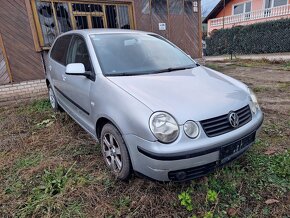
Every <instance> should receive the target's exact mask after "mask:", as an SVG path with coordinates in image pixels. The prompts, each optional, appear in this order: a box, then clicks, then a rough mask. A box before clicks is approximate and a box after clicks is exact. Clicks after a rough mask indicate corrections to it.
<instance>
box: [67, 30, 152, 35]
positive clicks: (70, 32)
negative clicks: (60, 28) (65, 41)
mask: <svg viewBox="0 0 290 218" xmlns="http://www.w3.org/2000/svg"><path fill="white" fill-rule="evenodd" d="M74 33H75V34H76V33H77V34H81V35H84V36H86V35H91V34H118V33H139V34H153V33H149V32H144V31H138V30H127V29H83V30H71V31H68V32H66V33H64V34H62V35H67V34H74Z"/></svg>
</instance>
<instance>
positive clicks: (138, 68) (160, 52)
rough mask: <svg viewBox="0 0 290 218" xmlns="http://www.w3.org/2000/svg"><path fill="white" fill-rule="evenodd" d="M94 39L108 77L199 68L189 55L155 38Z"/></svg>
mask: <svg viewBox="0 0 290 218" xmlns="http://www.w3.org/2000/svg"><path fill="white" fill-rule="evenodd" d="M91 40H92V44H93V46H94V49H95V52H96V54H97V57H98V59H99V62H100V65H101V68H102V70H103V73H104V75H111V76H114V75H120V74H122V75H124V76H125V75H130V74H131V75H132V74H152V73H154V72H157V71H160V70H164V69H168V68H171V69H173V68H181V67H189V66H191V67H195V66H196V65H195V62H194V61H192V59H190V58H189V57H188V56H187V55H186V54H185V53H183V52H182V51H181V50H179V49H178V48H176V47H175V46H173V45H172V44H170V43H168V42H167V41H165V40H163V39H160V38H159V37H158V36H155V35H141V34H99V35H98V34H95V35H91Z"/></svg>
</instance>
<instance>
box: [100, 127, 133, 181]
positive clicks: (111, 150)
mask: <svg viewBox="0 0 290 218" xmlns="http://www.w3.org/2000/svg"><path fill="white" fill-rule="evenodd" d="M100 142H101V149H102V154H103V157H104V161H105V163H106V165H107V167H109V169H110V170H111V172H112V173H113V174H114V176H115V177H116V178H117V179H120V180H128V179H129V178H130V175H131V161H130V156H129V153H128V150H127V146H126V144H125V142H124V140H123V138H122V135H121V134H120V132H119V131H118V129H117V128H116V127H115V126H114V125H112V124H111V123H107V124H105V125H104V127H103V128H102V131H101V140H100Z"/></svg>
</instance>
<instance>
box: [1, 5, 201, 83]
mask: <svg viewBox="0 0 290 218" xmlns="http://www.w3.org/2000/svg"><path fill="white" fill-rule="evenodd" d="M86 28H123V29H138V30H143V31H152V32H155V33H158V34H160V35H162V36H164V37H166V38H168V39H169V40H171V41H172V42H174V43H175V44H177V45H178V46H179V47H180V48H182V49H183V50H184V51H185V52H187V53H188V54H190V55H191V56H192V57H193V58H198V57H201V53H202V49H201V15H200V0H134V1H133V0H106V1H105V0H75V1H74V0H1V3H0V84H6V83H11V82H13V83H18V82H22V81H28V80H39V79H43V78H44V64H43V57H44V56H45V54H46V53H47V51H48V49H49V48H50V46H51V44H52V42H53V41H54V39H55V37H56V36H57V35H59V34H61V33H63V32H66V31H69V30H72V29H86Z"/></svg>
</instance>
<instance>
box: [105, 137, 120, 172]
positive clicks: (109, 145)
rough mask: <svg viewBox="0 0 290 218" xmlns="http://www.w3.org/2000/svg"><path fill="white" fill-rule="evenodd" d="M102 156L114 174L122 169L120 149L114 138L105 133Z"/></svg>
mask: <svg viewBox="0 0 290 218" xmlns="http://www.w3.org/2000/svg"><path fill="white" fill-rule="evenodd" d="M102 148H103V154H104V157H105V160H106V162H107V164H108V165H109V167H110V168H111V169H112V170H113V171H114V172H120V171H121V169H122V157H121V149H120V146H119V144H118V142H117V141H116V139H115V137H114V136H113V135H112V134H110V133H107V134H105V135H104V138H103V145H102Z"/></svg>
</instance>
